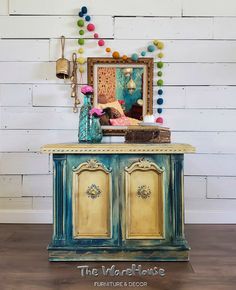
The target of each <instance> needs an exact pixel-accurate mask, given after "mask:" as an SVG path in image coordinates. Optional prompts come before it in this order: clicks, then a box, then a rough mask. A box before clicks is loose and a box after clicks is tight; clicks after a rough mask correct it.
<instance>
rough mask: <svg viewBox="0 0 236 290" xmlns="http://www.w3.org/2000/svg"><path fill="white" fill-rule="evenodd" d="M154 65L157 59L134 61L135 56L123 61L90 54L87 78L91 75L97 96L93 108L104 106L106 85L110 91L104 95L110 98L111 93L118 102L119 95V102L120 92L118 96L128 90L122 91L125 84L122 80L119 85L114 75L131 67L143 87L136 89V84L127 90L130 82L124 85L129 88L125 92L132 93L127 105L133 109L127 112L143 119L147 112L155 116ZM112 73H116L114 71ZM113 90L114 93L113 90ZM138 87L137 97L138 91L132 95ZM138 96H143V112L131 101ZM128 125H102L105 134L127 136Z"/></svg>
mask: <svg viewBox="0 0 236 290" xmlns="http://www.w3.org/2000/svg"><path fill="white" fill-rule="evenodd" d="M153 67H154V62H153V58H139V59H138V60H137V61H133V60H132V59H131V58H128V59H126V60H123V59H122V58H119V59H114V58H106V57H98V58H97V57H89V58H88V60H87V77H88V84H89V85H91V86H92V87H93V88H94V96H93V99H92V105H93V107H97V106H98V105H101V104H100V101H101V92H102V89H104V87H105V89H107V90H109V93H108V94H107V93H105V94H104V95H106V96H105V98H108V97H107V96H108V95H111V97H112V98H113V100H112V101H114V98H115V101H116V100H118V99H117V98H118V96H117V95H116V94H117V92H118V95H120V93H124V92H120V87H122V85H123V84H122V85H121V84H120V83H119V84H117V82H118V81H117V76H116V77H114V74H116V75H117V74H119V75H121V74H122V71H127V68H128V71H129V70H130V69H131V71H132V74H134V75H135V76H136V78H137V86H138V85H139V87H138V88H135V89H132V86H131V88H130V89H127V86H128V85H127V84H125V85H124V86H125V88H123V89H124V90H125V92H127V91H128V92H127V93H126V95H128V97H127V98H128V101H127V102H126V103H127V104H126V103H125V105H126V106H128V105H129V107H130V108H131V109H130V110H128V109H127V108H126V109H127V110H126V111H127V112H126V113H125V114H126V115H127V116H128V117H127V118H129V117H133V115H134V114H136V115H135V118H137V119H138V120H139V121H141V120H142V119H143V117H144V116H145V115H152V114H153ZM125 69H126V70H125ZM104 71H105V74H107V76H106V75H104ZM110 72H112V74H111V73H110ZM128 73H129V72H128ZM101 74H103V75H101ZM111 75H113V77H110V76H111ZM121 77H122V76H121ZM122 79H124V77H122ZM130 79H132V77H130ZM114 82H115V83H114ZM105 83H106V84H105ZM128 84H129V83H128ZM130 84H131V83H130ZM118 85H119V87H118ZM131 85H132V84H131ZM134 86H136V85H134ZM112 90H113V92H111V91H112ZM121 90H122V89H121ZM134 90H136V91H135V93H136V95H137V96H135V94H132V91H134ZM138 90H139V91H138ZM114 94H115V96H114ZM104 95H102V98H104ZM109 97H110V96H109ZM129 97H130V98H129ZM135 97H136V98H140V99H138V102H137V103H139V104H141V106H142V112H140V108H138V110H136V111H135V110H133V107H134V106H136V109H137V107H138V105H134V104H132V102H131V104H130V100H131V99H135ZM119 101H120V100H119ZM107 103H109V101H107ZM103 104H104V102H103ZM105 104H106V101H105ZM134 111H135V112H134ZM137 111H138V112H137ZM131 113H132V114H131ZM137 114H139V115H138V117H137ZM135 118H130V120H132V122H133V121H134V119H135ZM134 122H135V121H134ZM127 128H128V126H126V125H122V126H120V125H118V126H114V125H113V126H112V125H102V129H103V134H104V136H123V135H124V134H125V132H126V130H127Z"/></svg>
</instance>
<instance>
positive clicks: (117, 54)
mask: <svg viewBox="0 0 236 290" xmlns="http://www.w3.org/2000/svg"><path fill="white" fill-rule="evenodd" d="M112 57H113V58H115V59H117V58H120V54H119V52H118V51H114V52H113V54H112Z"/></svg>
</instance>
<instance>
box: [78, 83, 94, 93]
mask: <svg viewBox="0 0 236 290" xmlns="http://www.w3.org/2000/svg"><path fill="white" fill-rule="evenodd" d="M81 93H82V94H84V95H91V94H92V93H93V87H91V86H88V85H86V86H83V87H82V88H81Z"/></svg>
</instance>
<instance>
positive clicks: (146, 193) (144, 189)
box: [137, 185, 151, 199]
mask: <svg viewBox="0 0 236 290" xmlns="http://www.w3.org/2000/svg"><path fill="white" fill-rule="evenodd" d="M150 195H151V189H150V187H149V186H147V185H140V186H139V187H138V190H137V196H138V197H141V198H142V199H147V198H149V197H150Z"/></svg>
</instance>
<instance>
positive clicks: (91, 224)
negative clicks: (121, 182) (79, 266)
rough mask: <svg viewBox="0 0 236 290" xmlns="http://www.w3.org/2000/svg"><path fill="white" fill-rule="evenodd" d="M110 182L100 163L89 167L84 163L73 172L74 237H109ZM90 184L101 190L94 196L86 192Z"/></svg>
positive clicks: (108, 175)
mask: <svg viewBox="0 0 236 290" xmlns="http://www.w3.org/2000/svg"><path fill="white" fill-rule="evenodd" d="M110 183H111V180H110V173H109V172H107V171H106V170H105V169H104V168H103V167H102V166H101V165H98V167H94V168H89V167H88V166H87V163H84V164H82V166H80V168H79V169H78V170H76V171H75V172H74V173H73V233H74V238H77V239H79V238H96V239H97V238H110V236H111V229H110V225H111V222H110V216H111V212H110V211H111V206H110V194H111V186H110ZM92 184H94V185H96V186H98V187H99V189H100V191H101V194H100V195H99V196H98V197H96V198H91V197H89V196H88V194H87V193H86V192H87V190H88V188H89V187H90V186H91V185H92Z"/></svg>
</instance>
